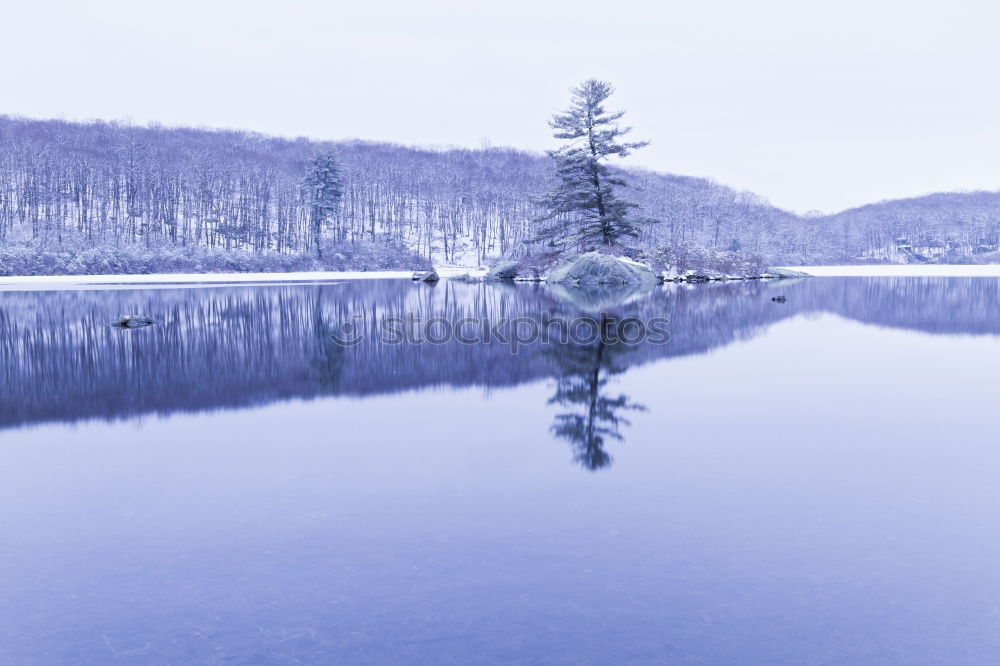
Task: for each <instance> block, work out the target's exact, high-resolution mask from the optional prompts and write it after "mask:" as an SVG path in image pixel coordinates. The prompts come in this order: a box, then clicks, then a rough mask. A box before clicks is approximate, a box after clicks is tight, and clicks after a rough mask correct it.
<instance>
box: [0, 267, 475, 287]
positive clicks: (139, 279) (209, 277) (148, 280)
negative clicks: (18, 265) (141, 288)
mask: <svg viewBox="0 0 1000 666" xmlns="http://www.w3.org/2000/svg"><path fill="white" fill-rule="evenodd" d="M437 272H438V275H440V276H441V277H445V278H446V277H455V276H458V275H462V274H464V273H473V274H480V273H485V269H476V268H470V267H467V266H442V267H440V268H438V269H437ZM411 275H413V271H310V272H300V273H149V274H144V275H24V276H21V275H14V276H0V290H4V291H16V290H28V289H78V288H81V287H93V286H108V285H126V286H134V285H164V286H167V285H205V286H210V285H216V286H222V285H229V284H283V283H294V282H342V281H344V280H371V279H385V278H397V279H398V278H409V277H410V276H411Z"/></svg>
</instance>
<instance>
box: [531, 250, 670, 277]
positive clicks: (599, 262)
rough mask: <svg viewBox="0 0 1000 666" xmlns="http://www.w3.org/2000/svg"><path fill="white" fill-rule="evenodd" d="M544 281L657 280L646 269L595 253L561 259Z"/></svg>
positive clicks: (622, 259)
mask: <svg viewBox="0 0 1000 666" xmlns="http://www.w3.org/2000/svg"><path fill="white" fill-rule="evenodd" d="M547 280H548V281H549V282H551V283H555V284H560V283H561V284H580V285H596V284H656V283H657V282H659V281H660V279H659V278H658V277H656V274H655V273H653V270H652V269H651V268H650V267H649V266H644V265H643V264H640V263H637V262H635V261H631V260H629V259H624V258H621V257H612V256H609V255H606V254H600V253H598V252H588V253H586V254H578V255H575V256H572V257H568V258H567V259H564V260H563V261H562V262H561V263H560V264H559V265H557V266H556V267H555V268H553V269H552V271H551V272H550V273H549V275H548V278H547Z"/></svg>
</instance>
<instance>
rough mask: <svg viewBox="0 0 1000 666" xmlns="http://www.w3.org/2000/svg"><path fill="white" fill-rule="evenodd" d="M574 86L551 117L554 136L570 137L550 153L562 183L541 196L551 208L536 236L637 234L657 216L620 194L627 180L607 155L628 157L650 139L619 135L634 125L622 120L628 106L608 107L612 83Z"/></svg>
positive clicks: (605, 239) (581, 239) (593, 240)
mask: <svg viewBox="0 0 1000 666" xmlns="http://www.w3.org/2000/svg"><path fill="white" fill-rule="evenodd" d="M571 92H572V95H573V97H572V101H571V103H570V106H569V108H567V109H566V110H565V111H564V112H562V113H557V114H555V115H554V116H553V117H552V120H550V121H549V125H550V126H551V127H552V129H554V130H555V133H554V135H553V136H555V138H557V139H562V140H564V141H566V142H567V143H566V144H565V145H564V146H563V147H562V148H559V149H558V150H553V151H549V153H548V154H549V157H551V158H552V160H553V161H554V162H555V167H556V176H557V177H558V179H559V185H558V187H556V189H555V190H553V191H552V192H550V193H548V194H547V195H545V196H544V197H542V199H541V203H542V205H543V206H544V207H545V208H547V209H548V213H547V215H545V217H543V218H542V220H540V221H543V222H544V221H551V224H549V225H547V228H546V229H545V230H544V231H543V232H542V233H541V234H540V235H539V236H538V239H537V240H544V241H550V242H551V241H563V242H570V243H575V244H576V245H578V246H581V247H593V246H595V245H605V246H611V245H616V244H618V243H619V241H621V240H622V239H623V238H626V237H631V238H635V237H637V236H638V235H639V227H640V225H642V224H645V223H649V222H652V221H653V220H649V219H637V218H635V217H634V216H630V215H629V213H630V212H631V211H632V209H634V208H637V207H638V206H637V204H634V203H631V202H629V201H627V200H625V199H622V198H621V197H620V196H619V195H618V190H619V189H621V188H625V187H628V183H627V182H626V181H625V179H624V178H623V177H622V176H621V175H620V174H619V173H616V172H613V171H612V170H611V168H610V167H609V166H608V164H607V159H608V158H609V157H612V156H615V157H625V156H627V155H628V154H629V153H631V152H632V151H633V150H636V149H638V148H642V147H643V146H646V145H648V142H646V141H637V142H631V143H630V142H623V141H621V140H620V139H621V138H622V137H623V136H625V135H626V134H628V133H629V132H631V131H632V128H631V127H622V126H621V125H619V124H618V121H619V120H621V118H622V116H624V115H625V112H624V111H617V112H614V113H610V112H608V111H607V110H605V108H604V102H605V101H606V100H607V99H608V97H610V96H611V94H612V93H613V92H614V87H613V86H612V85H611V84H610V83H608V82H606V81H597V80H595V79H590V80H588V81H584V82H583V83H582V84H580V85H579V86H577V87H575V88H572V89H571Z"/></svg>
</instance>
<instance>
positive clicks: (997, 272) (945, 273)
mask: <svg viewBox="0 0 1000 666" xmlns="http://www.w3.org/2000/svg"><path fill="white" fill-rule="evenodd" d="M781 268H788V269H791V270H796V271H802V272H804V273H808V274H809V275H813V276H816V277H883V276H885V277H889V276H898V277H1000V264H987V265H938V264H931V265H927V264H891V265H878V266H783V267H781ZM437 272H438V275H440V276H441V277H443V278H448V277H457V276H459V275H463V274H465V273H470V274H472V275H483V274H484V273H485V272H486V269H485V268H481V267H473V266H439V267H437ZM412 274H413V273H412V271H328V272H327V271H313V272H302V273H151V274H146V275H28V276H16V275H15V276H0V291H19V290H29V289H40V290H45V289H80V288H86V287H101V286H104V287H107V286H114V285H120V286H123V287H128V286H141V285H152V286H156V285H163V286H175V285H176V286H182V285H188V286H212V285H215V286H223V285H232V284H287V283H296V282H342V281H344V280H371V279H386V278H394V279H400V278H409V277H410V276H411V275H412Z"/></svg>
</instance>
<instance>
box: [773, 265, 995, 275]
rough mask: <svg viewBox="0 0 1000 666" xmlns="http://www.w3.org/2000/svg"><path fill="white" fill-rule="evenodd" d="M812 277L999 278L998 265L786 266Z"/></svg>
mask: <svg viewBox="0 0 1000 666" xmlns="http://www.w3.org/2000/svg"><path fill="white" fill-rule="evenodd" d="M783 268H788V269H790V270H796V271H802V272H803V273H808V274H810V275H812V276H814V277H1000V264H980V265H973V264H878V265H866V266H788V267H783Z"/></svg>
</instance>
